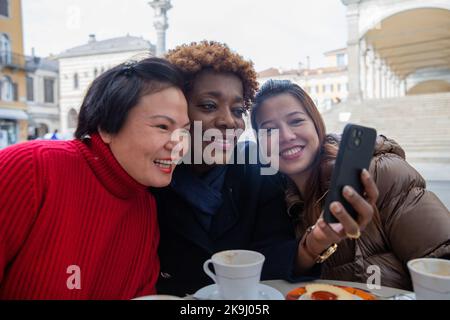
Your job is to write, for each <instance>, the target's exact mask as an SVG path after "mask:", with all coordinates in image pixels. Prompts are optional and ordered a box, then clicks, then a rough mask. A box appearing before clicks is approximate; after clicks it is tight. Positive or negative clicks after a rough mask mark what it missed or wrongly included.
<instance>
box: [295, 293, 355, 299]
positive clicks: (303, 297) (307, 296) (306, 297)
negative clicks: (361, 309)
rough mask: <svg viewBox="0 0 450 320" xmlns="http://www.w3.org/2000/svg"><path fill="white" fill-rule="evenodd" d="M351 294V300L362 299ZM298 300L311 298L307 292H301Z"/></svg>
mask: <svg viewBox="0 0 450 320" xmlns="http://www.w3.org/2000/svg"><path fill="white" fill-rule="evenodd" d="M352 296H353V300H363V299H362V298H361V297H358V296H357V295H355V294H352ZM298 300H312V299H311V297H310V296H309V295H307V294H302V295H301V296H300V297H299V298H298Z"/></svg>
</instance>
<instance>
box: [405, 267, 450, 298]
mask: <svg viewBox="0 0 450 320" xmlns="http://www.w3.org/2000/svg"><path fill="white" fill-rule="evenodd" d="M408 268H409V271H410V273H411V278H412V283H413V287H414V292H415V294H416V299H417V300H450V261H449V260H443V259H434V258H421V259H414V260H411V261H409V262H408Z"/></svg>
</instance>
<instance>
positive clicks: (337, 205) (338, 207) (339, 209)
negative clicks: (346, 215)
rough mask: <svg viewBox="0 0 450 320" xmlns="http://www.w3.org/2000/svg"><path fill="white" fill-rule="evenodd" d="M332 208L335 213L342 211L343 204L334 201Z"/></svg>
mask: <svg viewBox="0 0 450 320" xmlns="http://www.w3.org/2000/svg"><path fill="white" fill-rule="evenodd" d="M330 210H331V211H333V212H334V213H340V212H341V205H340V204H339V203H337V202H333V203H332V204H331V205H330Z"/></svg>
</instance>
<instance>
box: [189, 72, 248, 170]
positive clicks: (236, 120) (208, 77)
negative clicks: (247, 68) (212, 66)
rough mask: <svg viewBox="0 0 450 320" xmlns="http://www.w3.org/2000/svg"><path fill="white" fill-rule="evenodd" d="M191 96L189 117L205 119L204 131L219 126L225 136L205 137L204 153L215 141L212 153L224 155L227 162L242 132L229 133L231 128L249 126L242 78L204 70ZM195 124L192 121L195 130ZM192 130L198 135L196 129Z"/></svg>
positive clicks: (223, 157)
mask: <svg viewBox="0 0 450 320" xmlns="http://www.w3.org/2000/svg"><path fill="white" fill-rule="evenodd" d="M188 100H189V101H188V102H189V109H188V113H189V119H190V120H191V123H192V124H193V123H194V121H201V122H202V128H203V132H202V135H203V133H204V132H205V131H206V130H208V129H216V130H219V131H220V133H221V137H217V138H213V139H211V140H212V142H211V141H203V143H202V153H203V150H205V148H206V147H207V146H208V145H210V144H212V146H214V151H212V156H213V157H215V158H221V159H222V161H220V162H221V163H225V162H226V160H227V159H226V158H227V153H228V154H229V153H230V151H232V149H233V148H234V146H235V145H236V143H237V138H238V137H235V136H236V135H238V134H235V133H233V134H231V135H227V131H228V132H230V131H231V132H235V130H238V129H241V130H244V129H245V122H244V118H243V116H244V114H245V112H246V109H245V107H244V89H243V85H242V81H241V80H240V79H239V78H238V77H237V76H235V75H234V74H232V73H215V72H212V71H203V72H201V73H200V74H199V75H198V76H197V77H196V79H195V81H194V84H193V87H192V90H191V92H190V94H189V99H188ZM193 128H194V126H193V125H192V126H191V131H192V130H193ZM191 134H192V138H193V139H195V137H194V135H193V132H191ZM227 151H228V152H227ZM194 152H199V150H194ZM216 152H219V153H220V154H216Z"/></svg>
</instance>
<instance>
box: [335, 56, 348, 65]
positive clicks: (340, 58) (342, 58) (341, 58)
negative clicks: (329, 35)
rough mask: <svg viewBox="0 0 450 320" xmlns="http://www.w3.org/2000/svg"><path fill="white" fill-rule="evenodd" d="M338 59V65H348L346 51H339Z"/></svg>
mask: <svg viewBox="0 0 450 320" xmlns="http://www.w3.org/2000/svg"><path fill="white" fill-rule="evenodd" d="M336 61H337V66H338V67H343V66H345V65H347V61H346V56H345V53H339V54H338V55H336Z"/></svg>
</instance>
